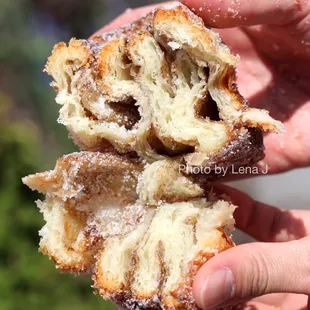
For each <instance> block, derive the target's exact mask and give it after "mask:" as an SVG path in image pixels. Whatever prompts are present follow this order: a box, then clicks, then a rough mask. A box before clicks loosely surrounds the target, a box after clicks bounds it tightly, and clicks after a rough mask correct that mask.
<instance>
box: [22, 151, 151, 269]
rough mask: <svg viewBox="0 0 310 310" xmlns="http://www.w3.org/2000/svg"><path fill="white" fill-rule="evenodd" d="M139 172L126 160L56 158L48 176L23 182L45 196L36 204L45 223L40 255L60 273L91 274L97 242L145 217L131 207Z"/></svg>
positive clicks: (91, 155)
mask: <svg viewBox="0 0 310 310" xmlns="http://www.w3.org/2000/svg"><path fill="white" fill-rule="evenodd" d="M142 169H143V165H142V164H141V163H140V162H139V161H137V160H136V159H131V158H129V157H128V158H126V157H124V156H122V157H121V156H119V155H114V154H109V153H108V154H102V153H96V152H81V153H74V154H70V155H66V156H64V157H62V158H60V159H59V160H58V161H57V165H56V167H55V169H54V170H52V171H47V172H44V173H37V174H35V175H31V176H28V177H25V178H23V182H24V183H25V184H26V185H28V186H29V187H30V188H31V189H33V190H37V191H39V192H41V193H43V194H45V195H46V200H45V201H44V202H42V201H38V202H37V205H38V207H39V208H40V210H41V212H42V213H43V216H44V219H45V221H46V225H45V226H44V227H43V228H42V230H41V231H40V236H41V241H40V249H41V251H42V252H43V253H44V254H47V255H48V256H49V257H50V258H52V259H53V260H54V261H55V263H56V265H57V267H58V268H60V269H61V270H63V271H65V270H68V271H74V272H91V271H92V269H93V267H94V263H95V254H96V252H97V251H98V249H99V248H100V247H101V242H102V240H103V239H104V238H106V237H107V236H109V235H115V234H118V233H126V232H129V231H131V230H132V229H134V228H135V226H136V225H137V223H139V221H141V219H142V218H143V216H144V214H145V212H146V211H145V210H146V209H145V207H143V206H142V205H141V204H138V203H137V202H136V201H137V199H138V196H137V193H136V187H137V183H138V176H139V174H140V173H141V171H142Z"/></svg>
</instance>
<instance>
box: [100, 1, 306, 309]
mask: <svg viewBox="0 0 310 310" xmlns="http://www.w3.org/2000/svg"><path fill="white" fill-rule="evenodd" d="M183 2H184V4H186V5H187V6H188V7H189V8H190V9H192V10H194V11H195V13H196V14H198V15H200V16H201V17H202V18H203V20H204V21H205V23H206V25H208V26H210V27H213V28H217V29H216V31H218V32H219V33H220V35H221V37H222V39H223V41H224V42H225V43H226V45H228V46H229V47H230V49H231V51H232V52H233V53H235V54H239V55H240V56H241V61H240V63H239V65H238V86H239V90H240V92H241V94H242V95H243V96H244V97H245V98H247V99H248V100H249V101H250V102H251V105H252V106H256V107H259V108H264V109H267V110H269V111H270V114H271V115H272V116H273V117H274V118H276V119H279V120H281V121H283V122H284V124H285V126H286V132H285V134H283V135H276V134H269V135H267V137H266V139H265V145H266V158H265V159H264V161H263V162H261V163H259V165H260V166H261V167H262V169H264V168H265V165H268V167H269V173H279V172H283V171H288V170H291V169H294V168H298V167H306V166H309V165H310V85H309V81H310V70H309V69H310V1H308V0H208V1H206V0H184V1H183ZM156 6H158V5H154V6H148V7H143V8H139V9H135V10H132V11H128V12H126V13H124V14H123V15H121V16H119V17H118V18H117V19H115V20H114V21H112V23H111V24H109V25H107V26H106V27H104V28H102V29H100V30H99V31H98V32H97V33H96V34H100V33H103V32H106V31H109V30H113V29H115V28H117V27H120V26H123V25H125V24H127V23H130V22H132V21H134V20H136V19H137V18H139V17H140V16H142V15H144V14H146V13H148V12H149V11H150V10H152V9H153V8H155V7H156ZM217 191H219V192H225V193H227V194H228V195H229V196H230V197H232V200H233V202H234V204H236V205H238V206H239V208H238V209H237V211H236V213H235V218H236V222H237V227H238V228H239V229H241V230H243V231H244V232H246V233H248V234H249V235H251V236H253V237H255V238H256V239H257V240H258V241H260V242H257V243H251V244H245V245H241V246H237V247H235V248H233V249H230V250H228V251H225V252H223V253H221V254H219V255H217V256H216V257H214V258H212V259H211V260H210V261H209V262H208V263H207V264H205V265H204V266H203V267H202V268H201V269H200V271H199V272H198V274H197V276H196V278H195V280H194V285H193V293H194V297H195V300H196V302H197V304H198V305H199V307H201V308H202V309H216V308H217V307H219V306H223V305H217V306H216V307H215V308H214V307H213V308H212V305H211V304H212V302H213V303H214V302H216V301H223V296H221V293H218V292H222V291H223V289H222V288H223V285H224V284H223V283H222V282H221V281H220V279H218V281H214V282H213V283H214V285H213V287H211V288H210V287H209V286H206V285H205V283H206V280H207V279H208V276H209V275H210V274H214V273H215V272H216V271H218V270H224V271H225V274H226V272H229V274H230V277H231V279H232V284H233V286H234V291H233V294H232V295H231V296H230V298H229V299H228V301H226V302H225V303H224V305H225V306H226V305H234V304H240V303H243V304H242V305H240V306H239V307H238V308H236V309H253V310H254V309H259V310H260V309H263V310H265V309H266V310H267V309H288V310H292V309H310V304H309V305H308V306H307V300H308V298H307V295H310V264H309V258H310V237H309V236H310V211H298V210H291V211H283V210H281V209H278V208H275V207H272V206H269V205H266V204H262V203H260V202H256V201H253V200H252V199H251V198H250V197H248V196H247V195H245V194H243V193H241V192H239V191H237V190H235V189H232V188H228V187H226V186H224V185H217ZM213 290H214V291H215V292H217V293H216V294H212V293H211V291H213ZM297 294H298V295H297ZM210 296H213V297H210ZM215 299H216V300H215Z"/></svg>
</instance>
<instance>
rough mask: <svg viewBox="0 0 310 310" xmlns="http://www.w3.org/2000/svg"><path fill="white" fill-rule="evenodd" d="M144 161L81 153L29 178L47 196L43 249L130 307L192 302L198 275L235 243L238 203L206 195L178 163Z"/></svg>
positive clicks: (167, 306)
mask: <svg viewBox="0 0 310 310" xmlns="http://www.w3.org/2000/svg"><path fill="white" fill-rule="evenodd" d="M144 165H145V164H144V163H142V162H141V161H139V160H137V159H136V158H130V157H126V156H124V155H122V156H120V155H116V154H111V153H105V154H103V153H99V152H98V153H97V152H80V153H73V154H70V155H66V156H64V157H62V158H60V159H59V160H58V161H57V164H56V167H55V169H54V170H52V171H48V172H44V173H38V174H35V175H32V176H28V177H25V178H24V179H23V182H24V183H25V184H26V185H28V186H29V187H30V188H32V189H33V190H37V191H39V192H41V193H44V194H45V195H46V200H45V201H44V202H41V201H39V202H38V207H39V208H40V209H41V211H42V213H43V215H44V219H45V221H46V224H45V226H44V227H43V229H42V230H41V232H40V235H41V242H40V248H41V251H42V252H43V253H44V254H47V255H49V256H50V258H52V259H53V260H54V261H55V263H56V265H57V267H58V268H60V269H61V270H63V271H72V272H78V273H80V272H87V273H90V274H93V278H94V281H95V287H96V288H98V289H99V291H100V293H101V294H102V295H103V296H104V298H106V299H112V300H113V301H114V302H116V303H117V304H119V305H121V306H122V307H123V308H125V309H133V307H135V305H136V306H137V305H139V309H142V308H144V307H153V308H158V307H162V308H163V309H172V308H175V309H176V308H184V307H187V309H191V308H192V309H195V303H194V299H193V296H192V292H191V287H192V280H193V277H194V275H195V274H196V272H197V270H198V269H199V267H200V266H201V265H202V264H203V263H204V262H206V261H207V260H208V259H209V258H211V257H212V256H214V255H216V254H217V253H219V252H221V251H224V250H226V249H228V248H230V247H232V246H233V242H232V240H231V238H230V232H231V231H232V229H233V227H234V219H233V212H234V210H235V206H233V205H232V204H231V203H230V202H229V201H225V200H223V199H219V198H218V197H213V200H208V199H207V198H205V197H204V195H203V188H200V187H199V185H198V184H195V183H194V181H187V180H186V178H185V177H184V176H183V175H181V174H178V173H177V170H176V162H171V161H168V160H167V161H162V162H159V163H154V164H152V165H150V166H148V167H147V168H146V169H145V166H144ZM153 166H154V167H153ZM144 169H145V170H144ZM152 171H154V172H155V173H156V174H157V175H155V176H154V175H153V173H152ZM163 180H166V184H165V186H164V187H162V186H161V184H162V182H163ZM139 182H145V184H146V186H145V185H144V184H142V185H139V186H138V183H139ZM152 182H153V183H152ZM139 187H140V188H139ZM187 187H189V188H188V190H187V192H183V190H186V188H187ZM137 188H139V190H137ZM146 189H147V193H144V190H146ZM138 194H139V195H138ZM179 194H181V195H182V196H178V195H179ZM199 195H200V196H199ZM139 196H140V197H139ZM175 197H179V198H181V199H183V200H184V201H182V202H174V200H173V199H174V198H175ZM163 227H165V229H164V230H163V229H162V228H163ZM137 307H138V306H137Z"/></svg>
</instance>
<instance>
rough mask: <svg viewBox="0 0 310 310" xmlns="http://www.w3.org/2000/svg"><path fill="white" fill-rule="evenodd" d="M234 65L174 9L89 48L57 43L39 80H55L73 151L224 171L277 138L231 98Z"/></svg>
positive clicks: (190, 17)
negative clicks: (179, 159)
mask: <svg viewBox="0 0 310 310" xmlns="http://www.w3.org/2000/svg"><path fill="white" fill-rule="evenodd" d="M237 62H238V57H237V56H234V55H232V54H231V53H230V51H229V49H228V48H227V47H226V46H225V45H224V44H223V43H222V42H221V39H220V37H219V36H218V34H217V33H215V32H213V31H212V30H210V29H208V28H206V27H205V26H204V24H203V21H202V20H201V19H200V18H199V17H197V16H196V15H194V14H193V13H192V12H191V11H190V10H189V9H188V8H186V7H185V6H183V5H181V4H179V5H174V6H168V7H167V6H166V7H165V6H163V7H159V8H157V9H156V10H154V11H153V12H151V13H150V14H148V15H147V16H146V17H144V18H142V19H140V20H138V21H137V22H135V23H132V24H130V25H127V26H125V27H124V28H120V29H117V30H115V31H113V32H110V33H106V34H103V35H101V36H96V37H93V38H92V39H90V40H88V41H86V40H76V39H72V40H71V41H70V43H69V45H68V46H67V45H66V44H65V43H59V44H57V45H56V46H55V48H54V50H53V53H52V55H51V57H50V58H49V60H48V62H47V65H46V68H45V70H46V72H47V73H48V74H50V75H52V76H53V78H54V82H53V83H52V86H53V87H54V88H55V90H56V92H57V98H56V101H57V102H58V103H59V104H60V105H61V109H60V117H59V122H60V123H63V124H64V125H65V126H66V127H67V128H68V130H69V132H70V135H71V136H72V137H73V139H74V141H75V142H76V144H77V145H78V146H79V147H80V148H81V149H83V150H101V151H102V150H105V149H106V148H109V147H111V145H112V146H113V147H115V148H116V149H117V150H118V152H120V153H128V152H137V153H138V154H139V155H140V156H142V157H143V158H144V159H146V160H147V161H148V162H153V161H155V160H159V159H163V158H165V157H167V156H175V155H184V156H185V161H186V163H187V164H189V165H208V164H210V163H211V162H218V161H219V162H221V163H223V164H224V165H226V166H227V165H229V164H230V162H231V161H232V160H233V161H235V162H238V161H239V158H243V159H244V160H245V161H246V162H248V163H249V162H251V163H253V162H257V161H258V160H260V159H261V158H262V157H263V156H264V147H263V139H262V137H263V131H275V132H279V131H282V130H283V126H282V124H281V123H280V122H278V121H275V120H274V119H272V118H271V117H270V116H269V114H268V112H267V111H264V110H258V109H254V108H250V107H249V106H248V103H247V102H246V100H245V99H244V98H243V97H242V96H241V95H240V94H239V92H238V89H237V86H236V77H235V66H236V64H237ZM244 145H245V146H246V148H244ZM241 164H243V163H241Z"/></svg>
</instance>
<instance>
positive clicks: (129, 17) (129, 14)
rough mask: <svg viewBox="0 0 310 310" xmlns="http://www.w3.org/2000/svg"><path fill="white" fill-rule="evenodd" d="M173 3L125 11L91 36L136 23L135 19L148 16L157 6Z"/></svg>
mask: <svg viewBox="0 0 310 310" xmlns="http://www.w3.org/2000/svg"><path fill="white" fill-rule="evenodd" d="M171 3H173V2H164V3H159V4H153V5H148V6H143V7H140V8H137V9H133V10H131V9H130V10H126V11H125V12H124V13H123V14H122V15H120V16H118V17H117V18H116V19H114V20H113V21H112V22H111V23H110V24H108V25H106V26H104V27H103V28H101V29H99V30H98V31H96V32H95V33H94V34H93V35H92V36H91V38H92V37H95V36H98V35H101V34H103V33H105V32H108V31H111V30H114V29H116V28H119V27H122V26H125V25H126V24H129V23H132V22H134V21H136V20H137V19H139V18H141V17H142V16H144V15H146V14H148V13H149V12H151V11H152V10H154V9H156V8H157V7H159V6H162V5H166V4H171Z"/></svg>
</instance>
